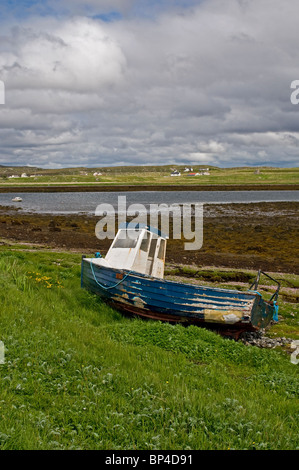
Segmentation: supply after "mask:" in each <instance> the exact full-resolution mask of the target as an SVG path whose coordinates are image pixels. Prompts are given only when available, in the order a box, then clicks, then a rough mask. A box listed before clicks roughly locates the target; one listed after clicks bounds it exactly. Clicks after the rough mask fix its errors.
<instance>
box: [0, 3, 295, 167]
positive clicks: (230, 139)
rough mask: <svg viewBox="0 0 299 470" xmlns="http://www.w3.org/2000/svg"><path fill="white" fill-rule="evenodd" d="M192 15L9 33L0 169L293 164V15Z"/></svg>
mask: <svg viewBox="0 0 299 470" xmlns="http://www.w3.org/2000/svg"><path fill="white" fill-rule="evenodd" d="M96 3H98V5H99V3H100V2H93V1H90V2H89V5H90V7H92V6H95V4H96ZM108 3H109V4H110V2H101V6H102V8H103V11H106V10H105V9H106V8H107V9H108V10H109V8H108V7H109V5H108ZM168 3H169V2H168ZM176 3H177V4H178V3H179V2H176ZM77 4H78V6H80V5H82V3H81V2H79V1H78V2H77ZM125 4H126V5H124V10H125V9H126V8H127V9H130V8H133V7H134V2H130V1H128V2H125ZM192 4H193V8H191V9H185V10H184V14H182V10H181V12H180V13H178V12H177V10H173V9H171V10H167V7H168V6H169V5H168V4H167V2H165V3H164V7H165V8H164V9H163V11H162V13H160V14H159V15H158V17H156V18H155V20H154V21H153V20H151V19H150V18H146V19H141V18H136V16H128V17H126V18H123V19H122V20H119V21H116V22H110V23H105V22H104V21H101V20H97V19H90V18H89V19H88V18H84V17H80V16H78V17H75V18H63V19H55V18H36V17H35V18H33V19H32V20H31V21H27V20H24V21H23V24H22V25H21V26H18V27H17V28H13V25H10V26H9V25H6V27H5V31H4V32H3V33H2V36H1V38H0V42H1V44H0V79H1V80H3V81H4V82H5V85H6V90H7V93H6V98H7V99H6V105H5V107H3V106H0V139H1V145H2V148H3V149H5V155H3V157H1V156H0V163H1V158H3V160H2V161H4V159H5V161H7V158H10V159H11V161H18V162H19V163H20V164H21V163H22V164H23V163H29V164H35V165H36V164H37V161H38V159H39V156H41V160H40V164H41V165H42V166H49V165H50V162H51V164H55V162H56V164H57V165H61V164H63V163H64V164H65V165H67V166H74V165H83V164H84V165H91V166H93V165H95V162H96V164H97V165H108V164H109V165H111V164H137V163H143V164H151V163H157V164H158V163H159V164H166V163H175V162H178V163H180V162H188V161H190V163H193V164H196V163H197V164H199V163H204V164H206V163H207V164H208V163H209V164H218V165H224V166H234V165H238V166H239V165H242V164H246V165H247V164H250V163H251V164H260V163H261V161H263V162H267V164H271V165H275V164H277V165H283V164H284V162H285V164H290V163H291V164H292V165H297V164H298V132H299V126H298V125H299V121H298V113H299V105H298V107H296V106H294V105H292V104H291V102H290V94H291V90H290V83H291V81H292V80H295V79H299V70H298V65H297V64H298V59H299V57H298V55H299V54H298V50H297V49H298V48H297V47H296V37H297V33H296V31H297V17H298V13H299V4H298V3H296V2H295V1H293V0H286V1H285V2H284V3H283V4H281V3H279V2H278V1H277V0H271V1H270V0H259V1H257V0H252V1H250V2H246V1H237V0H228V1H227V2H225V5H224V4H223V2H222V1H220V0H210V1H204V2H192ZM195 4H196V5H195ZM65 5H67V2H66V3H65ZM148 5H149V4H148ZM148 5H147V7H148ZM114 6H115V8H116V9H117V8H120V2H115V3H114ZM108 10H107V11H108ZM124 10H123V11H124ZM278 24H279V27H278V26H277V25H278ZM14 136H15V137H14ZM22 148H24V149H26V153H24V152H22V151H21V149H22ZM70 155H71V156H72V158H71V159H70V157H69V156H70ZM24 159H25V161H24Z"/></svg>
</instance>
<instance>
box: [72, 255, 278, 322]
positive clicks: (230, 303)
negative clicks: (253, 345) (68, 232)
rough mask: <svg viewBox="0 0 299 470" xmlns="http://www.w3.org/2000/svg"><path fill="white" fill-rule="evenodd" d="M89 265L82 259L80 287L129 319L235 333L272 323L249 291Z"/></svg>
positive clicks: (267, 309)
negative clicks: (205, 326)
mask: <svg viewBox="0 0 299 470" xmlns="http://www.w3.org/2000/svg"><path fill="white" fill-rule="evenodd" d="M91 263H92V260H91V259H86V258H83V259H82V271H81V286H82V287H84V288H86V289H88V290H90V291H91V292H94V293H95V294H97V295H99V296H100V297H101V298H102V299H103V300H104V301H105V302H107V303H109V304H112V305H114V306H115V307H116V308H117V309H118V310H120V311H122V312H125V313H128V314H133V315H138V316H140V317H142V318H149V319H155V320H160V321H167V322H172V323H184V324H197V325H201V326H202V325H204V324H206V325H210V326H220V327H221V328H233V329H235V330H239V331H252V330H256V329H259V328H264V327H265V326H267V325H268V324H269V323H270V321H271V319H272V318H273V314H274V306H273V305H271V304H270V303H268V302H266V301H264V300H263V299H262V297H261V296H260V294H258V293H256V292H254V291H249V292H242V291H237V290H226V289H220V288H212V287H207V286H195V285H191V284H181V283H177V282H173V281H168V280H164V279H157V278H153V277H150V276H147V275H143V274H139V273H134V272H133V273H132V272H129V271H126V270H118V269H114V268H108V267H105V266H97V265H95V264H93V265H92V266H93V269H91ZM120 274H121V275H122V276H121V277H120ZM119 279H121V281H120V280H119Z"/></svg>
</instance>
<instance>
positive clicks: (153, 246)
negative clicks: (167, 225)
mask: <svg viewBox="0 0 299 470" xmlns="http://www.w3.org/2000/svg"><path fill="white" fill-rule="evenodd" d="M157 241H158V239H157V238H152V243H151V247H150V251H149V254H148V256H149V258H153V257H154V256H155V252H156V246H157Z"/></svg>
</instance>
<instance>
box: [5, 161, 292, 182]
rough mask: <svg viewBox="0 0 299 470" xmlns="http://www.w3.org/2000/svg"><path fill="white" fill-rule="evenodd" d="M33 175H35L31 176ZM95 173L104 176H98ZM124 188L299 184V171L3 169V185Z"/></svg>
mask: <svg viewBox="0 0 299 470" xmlns="http://www.w3.org/2000/svg"><path fill="white" fill-rule="evenodd" d="M201 167H203V165H196V167H194V168H193V170H194V173H197V172H199V171H200V169H201ZM172 169H178V170H179V171H180V172H181V176H179V177H171V172H172ZM24 171H26V172H27V174H28V175H30V174H32V175H34V174H35V175H38V176H36V177H35V178H21V177H19V178H13V179H8V178H7V177H8V176H9V175H11V174H16V175H19V176H21V174H22V173H23V172H24ZM30 171H31V173H30ZM95 172H100V173H102V175H101V176H94V175H93V174H94V173H95ZM63 183H66V184H79V185H80V184H99V183H104V184H109V185H113V184H122V185H144V184H148V185H165V184H167V185H173V184H175V185H189V184H192V185H194V184H200V185H210V184H218V185H219V184H220V185H224V184H225V185H226V184H229V185H230V184H237V185H239V184H240V185H243V184H256V185H260V184H298V183H299V168H272V167H261V168H259V173H256V168H254V167H251V168H250V167H243V168H242V167H241V168H217V167H211V168H210V175H205V176H194V177H190V176H187V173H184V165H167V166H136V167H131V166H125V167H104V168H93V169H91V168H85V169H84V168H69V169H61V170H54V169H53V170H42V169H38V170H36V169H32V170H30V168H27V169H26V168H25V169H24V168H19V169H18V168H14V169H13V168H12V169H9V168H7V167H3V168H0V184H1V185H13V186H14V185H16V184H17V185H18V184H22V185H23V184H24V185H39V184H63Z"/></svg>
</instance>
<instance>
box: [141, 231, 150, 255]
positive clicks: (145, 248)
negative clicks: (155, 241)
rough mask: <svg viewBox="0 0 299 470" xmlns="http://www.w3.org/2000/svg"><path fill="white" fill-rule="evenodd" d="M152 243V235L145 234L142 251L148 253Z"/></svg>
mask: <svg viewBox="0 0 299 470" xmlns="http://www.w3.org/2000/svg"><path fill="white" fill-rule="evenodd" d="M150 241H151V237H150V234H149V233H147V232H145V234H144V237H143V239H142V242H141V245H140V250H142V251H145V252H146V253H147V252H148V247H149V244H150Z"/></svg>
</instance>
